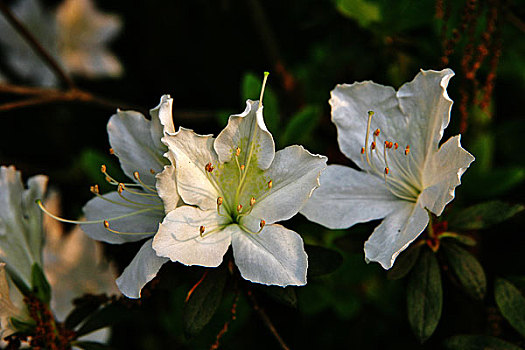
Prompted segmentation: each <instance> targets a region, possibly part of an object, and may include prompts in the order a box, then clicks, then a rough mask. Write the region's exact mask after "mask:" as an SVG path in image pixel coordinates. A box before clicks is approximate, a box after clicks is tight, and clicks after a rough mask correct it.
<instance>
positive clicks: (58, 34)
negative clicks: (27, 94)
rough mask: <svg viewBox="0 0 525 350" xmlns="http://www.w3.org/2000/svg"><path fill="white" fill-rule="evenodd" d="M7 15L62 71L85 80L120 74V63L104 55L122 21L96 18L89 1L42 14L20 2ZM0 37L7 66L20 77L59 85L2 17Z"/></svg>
mask: <svg viewBox="0 0 525 350" xmlns="http://www.w3.org/2000/svg"><path fill="white" fill-rule="evenodd" d="M12 10H13V12H14V14H15V16H17V18H18V19H19V20H20V21H21V22H22V23H24V25H25V26H26V27H27V29H28V30H29V31H30V32H31V34H32V35H34V36H35V38H36V39H37V40H38V42H39V43H40V44H41V45H42V46H43V47H44V48H45V49H46V50H47V51H48V52H49V53H50V54H51V55H52V56H53V57H54V58H55V59H56V60H57V61H59V62H61V63H62V64H63V65H64V68H65V70H66V71H68V72H70V73H72V74H77V75H82V76H85V77H88V78H95V77H101V76H111V77H118V76H120V75H121V74H122V66H121V64H120V62H119V61H118V59H117V58H116V57H115V56H114V55H113V54H111V53H110V52H109V51H108V50H107V49H106V45H107V43H108V42H110V41H111V40H113V39H114V37H115V36H116V35H117V34H118V32H119V31H120V28H121V27H122V23H121V20H120V18H119V17H118V16H115V15H108V14H104V13H101V12H99V11H98V10H97V9H96V8H95V7H94V5H93V2H92V1H91V0H64V2H63V3H61V4H60V5H59V6H58V8H57V10H56V11H54V12H51V11H48V10H47V9H45V8H43V7H42V5H41V4H40V2H39V0H20V1H18V2H16V3H15V4H14V6H13V8H12ZM0 33H2V35H0V43H1V44H2V45H3V47H4V48H5V50H3V52H4V54H5V55H6V58H7V63H8V64H9V66H10V67H11V68H12V69H13V70H14V71H15V72H16V73H17V74H18V75H19V76H20V77H22V78H24V79H27V80H28V81H30V82H32V83H36V84H40V85H43V86H53V85H56V84H57V83H58V80H57V77H56V76H55V74H54V73H53V72H52V71H51V70H50V69H49V68H48V67H47V66H46V64H45V63H44V62H43V61H41V59H40V58H39V57H38V55H37V54H36V53H35V52H34V51H33V50H32V49H31V47H30V46H29V44H27V42H26V41H25V39H24V38H23V37H21V36H20V35H19V34H18V33H17V32H16V31H15V30H14V29H13V28H12V27H11V25H10V24H9V23H8V22H7V21H6V20H5V19H4V18H3V17H2V16H0Z"/></svg>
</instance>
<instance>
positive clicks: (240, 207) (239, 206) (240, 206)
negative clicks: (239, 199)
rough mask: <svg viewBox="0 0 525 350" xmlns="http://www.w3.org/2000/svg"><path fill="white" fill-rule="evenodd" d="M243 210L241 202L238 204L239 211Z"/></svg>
mask: <svg viewBox="0 0 525 350" xmlns="http://www.w3.org/2000/svg"><path fill="white" fill-rule="evenodd" d="M241 210H242V205H241V204H239V205H238V206H237V212H239V213H240V212H241Z"/></svg>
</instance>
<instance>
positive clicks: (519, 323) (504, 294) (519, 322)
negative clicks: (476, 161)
mask: <svg viewBox="0 0 525 350" xmlns="http://www.w3.org/2000/svg"><path fill="white" fill-rule="evenodd" d="M494 297H495V299H496V304H497V305H498V307H499V309H500V311H501V314H502V315H503V317H505V318H506V319H507V321H509V323H510V325H511V326H512V327H514V329H515V330H517V331H518V332H519V333H521V335H522V336H524V337H525V298H524V297H523V295H521V293H520V291H519V290H518V288H516V287H515V286H514V285H513V284H512V283H510V282H509V281H507V280H504V279H502V278H498V279H497V280H496V282H495V285H494Z"/></svg>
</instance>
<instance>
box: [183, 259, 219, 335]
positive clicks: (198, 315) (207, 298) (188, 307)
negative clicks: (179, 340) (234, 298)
mask: <svg viewBox="0 0 525 350" xmlns="http://www.w3.org/2000/svg"><path fill="white" fill-rule="evenodd" d="M207 271H208V273H207V275H206V276H205V277H204V279H203V280H202V282H201V283H200V284H199V285H198V286H197V288H196V289H195V290H194V291H193V293H192V294H191V297H190V299H189V300H188V302H187V303H186V304H185V305H184V311H183V316H182V317H183V325H184V333H185V334H186V335H187V336H188V337H192V336H195V335H196V334H198V333H199V332H200V331H201V330H202V329H203V328H204V326H206V325H207V324H208V322H210V320H211V318H212V317H213V315H214V314H215V312H216V311H217V308H218V307H219V305H220V303H221V299H222V294H223V291H224V286H225V285H226V277H227V271H226V269H225V268H215V269H209V270H207Z"/></svg>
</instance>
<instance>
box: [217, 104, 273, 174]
mask: <svg viewBox="0 0 525 350" xmlns="http://www.w3.org/2000/svg"><path fill="white" fill-rule="evenodd" d="M214 147H215V151H216V152H217V154H218V156H219V161H220V162H221V163H226V162H228V161H230V160H231V159H232V155H233V153H235V150H236V148H237V147H239V148H240V149H241V154H240V155H239V162H240V164H247V160H248V158H249V156H250V154H251V155H252V157H254V158H252V159H256V160H257V166H258V167H259V168H260V169H262V170H265V169H267V168H268V167H269V166H270V164H271V163H272V160H273V157H274V155H275V143H274V142H273V137H272V134H270V132H269V131H268V129H266V125H265V124H264V119H263V113H262V109H259V101H250V100H248V101H246V109H245V110H244V112H243V113H242V114H238V115H232V116H230V119H229V120H228V125H227V126H226V128H224V129H223V130H222V131H221V133H220V134H219V136H217V139H216V140H215V144H214Z"/></svg>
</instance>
